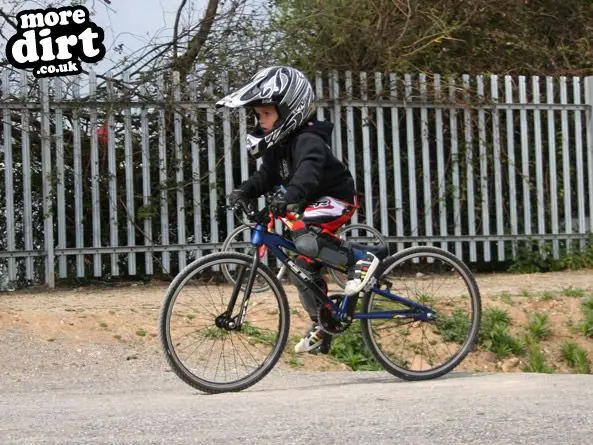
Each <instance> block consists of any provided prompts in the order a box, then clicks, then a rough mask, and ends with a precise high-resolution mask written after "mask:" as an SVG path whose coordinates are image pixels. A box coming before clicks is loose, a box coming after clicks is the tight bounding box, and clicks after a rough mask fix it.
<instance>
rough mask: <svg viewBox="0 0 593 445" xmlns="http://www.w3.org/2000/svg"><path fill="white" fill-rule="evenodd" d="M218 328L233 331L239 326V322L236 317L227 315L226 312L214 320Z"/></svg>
mask: <svg viewBox="0 0 593 445" xmlns="http://www.w3.org/2000/svg"><path fill="white" fill-rule="evenodd" d="M214 323H215V324H216V327H217V328H220V329H226V330H227V331H232V330H234V329H235V328H236V327H237V322H236V321H235V319H234V318H231V317H229V316H227V315H226V314H222V315H219V316H218V317H216V319H215V320H214Z"/></svg>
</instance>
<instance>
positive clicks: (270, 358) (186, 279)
mask: <svg viewBox="0 0 593 445" xmlns="http://www.w3.org/2000/svg"><path fill="white" fill-rule="evenodd" d="M224 267H228V268H230V269H233V270H236V271H238V275H237V277H238V280H237V281H238V283H235V284H233V285H230V284H228V283H227V282H226V280H225V279H224V278H223V276H222V270H224ZM252 268H253V258H252V257H250V256H248V255H244V254H240V253H231V252H217V253H212V254H210V255H207V256H205V257H202V258H200V259H198V260H196V261H194V262H193V263H191V264H189V265H188V266H187V267H186V268H185V269H183V270H182V271H181V272H180V273H179V274H178V275H177V276H176V277H175V279H174V280H173V281H172V282H171V285H170V286H169V288H168V290H167V293H166V295H165V299H164V303H163V306H162V309H161V312H160V318H159V337H160V342H161V346H162V348H163V350H164V352H165V357H166V359H167V361H168V363H169V365H170V366H171V368H172V370H173V371H174V372H175V374H177V376H178V377H180V378H181V379H182V380H183V381H184V382H186V383H187V384H189V385H191V386H193V387H194V388H197V389H199V390H201V391H204V392H208V393H220V392H229V391H241V390H243V389H245V388H248V387H249V386H251V385H254V384H255V383H257V382H258V381H259V380H261V379H262V378H263V377H264V376H265V375H266V374H267V373H268V372H270V371H271V370H272V368H273V367H274V365H275V364H276V362H277V361H278V359H279V358H280V356H281V354H282V351H283V350H284V347H285V345H286V341H287V339H288V332H289V329H290V317H289V313H290V312H289V307H288V301H287V299H286V294H285V292H284V289H283V288H282V286H281V284H280V283H279V282H278V279H277V278H276V277H275V275H274V273H273V272H272V271H271V270H270V269H269V268H268V267H267V266H266V265H265V264H261V263H259V264H258V265H257V267H256V270H255V280H256V282H258V281H263V282H265V283H266V285H267V286H268V290H267V291H265V292H261V293H258V294H251V295H249V304H248V305H247V306H246V307H247V309H246V312H245V318H244V320H243V322H242V324H240V327H239V328H237V327H236V326H235V327H233V326H232V325H230V324H229V323H228V321H229V320H234V321H237V320H238V315H239V314H240V311H241V306H242V302H243V297H244V292H245V291H244V289H245V287H246V285H245V284H246V283H247V280H248V277H249V276H250V273H251V271H252ZM237 286H238V287H239V289H243V290H241V291H239V289H237ZM233 291H238V292H237V298H236V303H235V304H234V305H233V307H229V302H230V301H231V296H232V295H233ZM225 320H226V321H227V322H225Z"/></svg>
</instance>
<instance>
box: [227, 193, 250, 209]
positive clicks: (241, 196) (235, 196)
mask: <svg viewBox="0 0 593 445" xmlns="http://www.w3.org/2000/svg"><path fill="white" fill-rule="evenodd" d="M247 201H248V200H247V196H245V193H244V192H243V190H241V189H235V190H233V191H232V192H231V193H229V204H230V205H231V207H235V206H236V205H237V204H238V203H239V202H244V203H245V204H247Z"/></svg>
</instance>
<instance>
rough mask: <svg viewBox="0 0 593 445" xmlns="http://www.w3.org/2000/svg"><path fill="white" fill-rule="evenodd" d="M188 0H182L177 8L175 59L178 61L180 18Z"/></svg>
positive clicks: (174, 28)
mask: <svg viewBox="0 0 593 445" xmlns="http://www.w3.org/2000/svg"><path fill="white" fill-rule="evenodd" d="M186 3H187V0H182V2H181V5H179V8H178V9H177V14H176V16H175V25H174V27H173V42H172V43H173V60H174V61H175V63H176V62H177V43H178V42H179V20H180V19H181V11H182V10H183V8H184V6H185V4H186Z"/></svg>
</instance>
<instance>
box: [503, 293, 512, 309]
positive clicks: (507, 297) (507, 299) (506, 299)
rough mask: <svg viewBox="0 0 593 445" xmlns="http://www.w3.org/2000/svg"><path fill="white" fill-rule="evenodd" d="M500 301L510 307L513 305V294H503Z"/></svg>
mask: <svg viewBox="0 0 593 445" xmlns="http://www.w3.org/2000/svg"><path fill="white" fill-rule="evenodd" d="M500 300H501V301H502V302H503V303H505V304H508V305H509V306H512V305H513V299H512V298H511V294H509V293H508V292H507V291H504V292H503V293H502V295H501V296H500Z"/></svg>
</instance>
